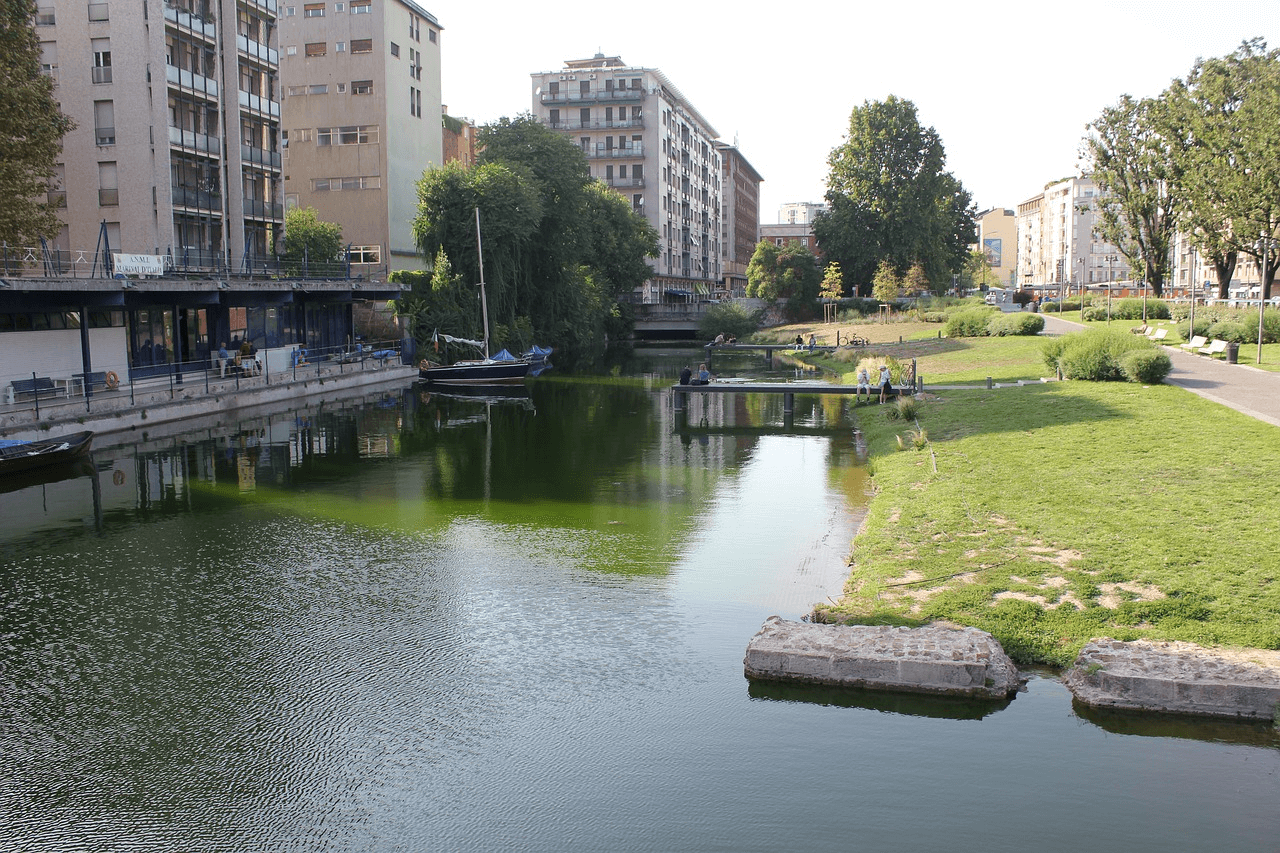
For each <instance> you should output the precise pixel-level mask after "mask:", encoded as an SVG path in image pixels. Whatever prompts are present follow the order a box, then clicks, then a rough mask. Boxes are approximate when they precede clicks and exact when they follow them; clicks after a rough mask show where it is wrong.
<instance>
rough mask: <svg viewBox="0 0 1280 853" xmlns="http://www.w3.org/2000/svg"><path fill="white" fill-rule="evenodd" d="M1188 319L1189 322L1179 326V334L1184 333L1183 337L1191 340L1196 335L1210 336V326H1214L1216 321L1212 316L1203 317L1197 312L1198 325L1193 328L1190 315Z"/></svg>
mask: <svg viewBox="0 0 1280 853" xmlns="http://www.w3.org/2000/svg"><path fill="white" fill-rule="evenodd" d="M1187 319H1188V322H1186V323H1183V324H1181V325H1180V326H1178V334H1180V335H1182V337H1184V338H1186V339H1187V340H1191V339H1192V338H1194V337H1195V336H1196V335H1203V336H1204V337H1206V338H1207V337H1209V327H1210V326H1212V325H1213V323H1214V322H1215V321H1214V320H1213V319H1212V318H1210V317H1201V316H1200V315H1199V314H1197V315H1196V325H1195V328H1194V329H1193V328H1191V323H1190V317H1188V318H1187Z"/></svg>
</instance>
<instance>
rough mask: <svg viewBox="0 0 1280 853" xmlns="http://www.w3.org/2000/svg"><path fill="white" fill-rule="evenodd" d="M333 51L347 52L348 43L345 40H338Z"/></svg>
mask: <svg viewBox="0 0 1280 853" xmlns="http://www.w3.org/2000/svg"><path fill="white" fill-rule="evenodd" d="M333 52H334V53H346V52H347V43H346V42H345V41H340V42H338V43H337V44H335V45H334V46H333Z"/></svg>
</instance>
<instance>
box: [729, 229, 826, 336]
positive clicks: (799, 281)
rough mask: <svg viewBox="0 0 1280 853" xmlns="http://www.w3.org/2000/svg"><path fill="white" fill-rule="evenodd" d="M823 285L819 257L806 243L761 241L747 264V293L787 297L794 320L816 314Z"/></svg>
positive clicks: (772, 299) (774, 299) (758, 296)
mask: <svg viewBox="0 0 1280 853" xmlns="http://www.w3.org/2000/svg"><path fill="white" fill-rule="evenodd" d="M821 284H822V273H820V272H819V271H818V263H817V259H816V258H815V257H814V256H813V252H811V251H809V248H808V247H807V246H805V245H804V244H803V243H797V242H794V241H792V242H788V243H787V244H786V245H784V246H776V245H774V244H773V243H771V242H769V241H768V240H761V241H760V242H759V243H758V244H756V250H755V252H754V253H753V254H752V255H751V262H750V263H749V264H747V296H748V297H752V298H756V299H763V300H765V301H766V302H777V301H778V300H779V299H785V300H786V301H787V304H786V313H787V316H788V317H790V318H792V319H801V318H804V317H806V316H810V315H811V314H812V313H813V310H814V305H815V304H816V302H817V299H818V289H819V287H820V286H821Z"/></svg>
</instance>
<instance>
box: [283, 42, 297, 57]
mask: <svg viewBox="0 0 1280 853" xmlns="http://www.w3.org/2000/svg"><path fill="white" fill-rule="evenodd" d="M284 55H285V56H297V55H298V46H297V45H296V44H290V45H285V49H284Z"/></svg>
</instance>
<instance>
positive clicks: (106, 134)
mask: <svg viewBox="0 0 1280 853" xmlns="http://www.w3.org/2000/svg"><path fill="white" fill-rule="evenodd" d="M93 143H94V144H95V145H115V144H116V129H115V128H114V127H95V128H94V129H93Z"/></svg>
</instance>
